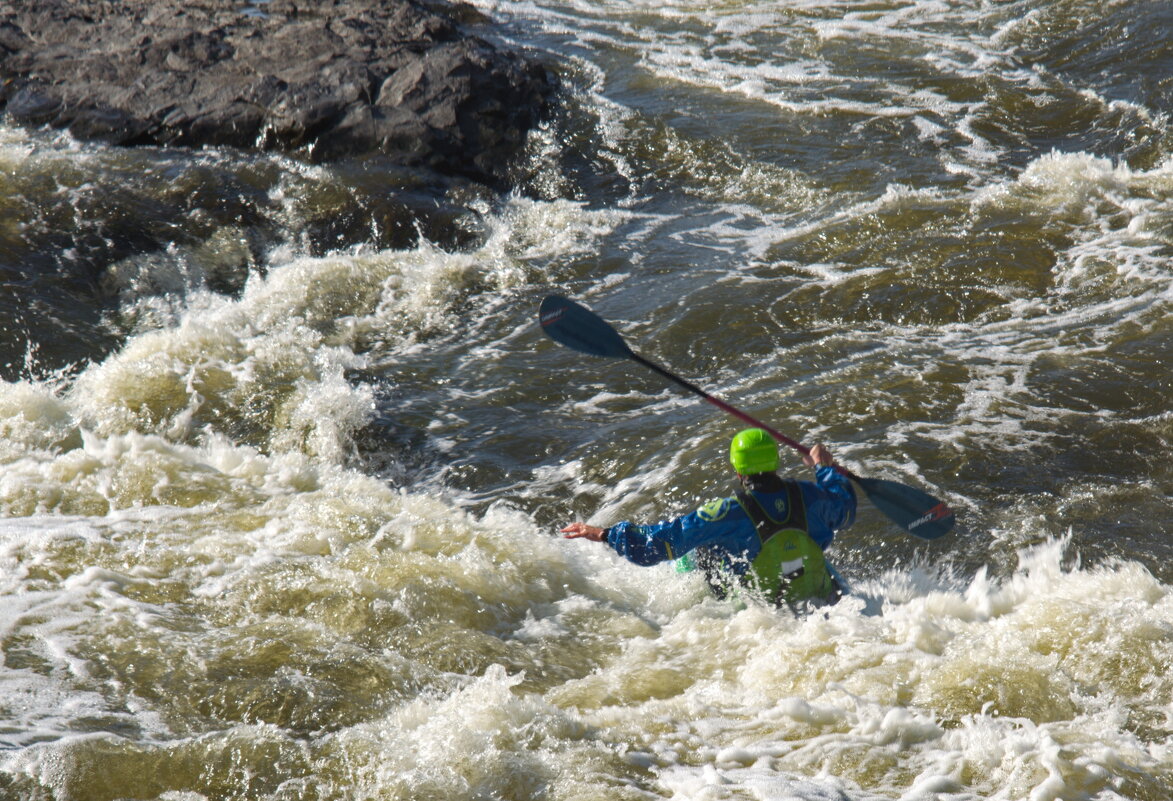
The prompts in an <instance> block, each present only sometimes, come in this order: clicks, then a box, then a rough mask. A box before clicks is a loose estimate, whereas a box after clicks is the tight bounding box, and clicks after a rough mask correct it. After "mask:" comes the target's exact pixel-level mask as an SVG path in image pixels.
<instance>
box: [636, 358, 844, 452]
mask: <svg viewBox="0 0 1173 801" xmlns="http://www.w3.org/2000/svg"><path fill="white" fill-rule="evenodd" d="M629 353H630V355H631V359H632V360H633V361H636V362H639V363H640V364H642V365H643V366H644V367H646V368H648V369H649V370H653V371H655V372H657V373H659V374H660V375H662V376H664V378H667V379H668V380H669V381H674V382H675V383H677V384H679V385H680V386H682V387H684V388H685V389H687V390H688V391H689V392H692V393H694V394H696V395H699V396H700V397H702V398H704V399H705V400H707V401H708V402H709V403H711V404H713V405H714V406H716V407H717V408H718V409H720V410H721V411H723V412H725V413H727V414H731V415H733V416H734V417H736V418H737V419H738V420H741V421H742V422H743V423H748V424H750V425H751V426H754V427H755V428H760V429H762V430H763V431H765V432H766V433H767V434H769V435H770V436H771V437H773V438H774V439H776V440H778V441H779V442H781V443H782V444H783V445H789V446H790V447H791V448H794V450H796V451H798V452H799V453H801V454H802V455H803V456H808V455H809V454H810V452H811V449H810V448H808V447H807V446H805V445H803V444H802V443H801V442H795V441H794V440H792V439H791V438H790V437H788V436H786V435H785V434H782V433H780V432H778V431H775V430H774V429H772V428H770V427H769V426H768V425H766V424H765V423H763V422H762V421H761V420H756V419H754V418H753V417H750V416H749V415H748V414H746V413H745V412H743V411H741V410H740V409H738V408H736V407H734V406H730V405H729V404H728V403H726V402H725V401H723V400H721V399H720V398H714V397H713V396H712V395H710V394H709V393H707V392H705V391H704V390H703V389H701V388H700V387H698V386H696V385H695V384H691V383H689V382H688V381H685V380H684V379H683V378H681V377H680V376H678V375H676V374H675V373H671V372H669V371H668V370H665V369H664V368H663V367H661V366H660V365H658V364H656V363H655V362H651V361H648V360H647V359H645V358H644V357H643V356H640V355H639V354H638V353H635V352H634V351H629ZM848 475H850V473H849V474H848Z"/></svg>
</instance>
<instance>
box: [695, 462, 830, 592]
mask: <svg viewBox="0 0 1173 801" xmlns="http://www.w3.org/2000/svg"><path fill="white" fill-rule="evenodd" d="M781 483H782V485H783V487H784V489H785V492H786V496H785V497H786V500H785V502H784V503H785V508H782V503H783V502H782V501H781V499H779V500H778V501H776V502H775V506H776V508H775V511H776V512H777V513H778V515H779V516H778V517H774V516H772V515H770V513H769V512H767V511H766V510H765V509H764V508H762V505H761V503H760V502H759V501H758V499H757V498H756V497H755V496H754V495H752V494H751V493H749V492H745V491H739V492H738V493H737V496H736V500H737V503H738V505H740V506H741V508H742V509H744V510H745V513H746V515H748V516H749V519H750V521H751V522H752V523H753V525H754V529H755V530H756V531H757V534H758V538H759V539H760V540H761V543H762V547H761V550H760V551H759V552H758V555H757V556H755V557H754V559H753V560H752V561H751V562H750V563H749V565H747V566H746V570H745V572H744V573H742V574H741V575H737V576H736V579H735V581H736V583H738V584H741V585H742V586H744V587H746V588H747V589H749V590H750V591H751V592H753V593H754V594H755V595H758V596H759V597H761V598H763V599H765V600H768V601H770V602H772V603H774V604H777V605H778V606H781V605H783V604H786V605H787V606H790V607H792V608H793V607H795V606H798V605H800V604H805V603H808V602H815V603H821V604H824V605H829V604H833V603H835V602H836V601H838V600H839V598H840V597H842V595H843V589H842V587H841V586H840V585H839V582H838V581H837V580H836V579H835V576H834V574H833V573H832V571H831V568H830V566H829V565H828V564H827V559H826V557H825V556H823V549H822V548H820V547H819V545H818V543H816V542H815V541H814V540H813V539H811V536H810V534H809V533H808V531H807V522H806V503H805V502H804V501H803V498H802V488H801V487H800V486H799V484H798V482H796V481H782V482H781ZM729 558H730V557H729V554H727V553H726V552H725V550H724V549H723V548H717V547H712V546H701V547H699V548H697V549H696V550H694V551H693V552H692V553H691V554H688V555H687V556H686V557H685V558H684V560H683V565H682V569H684V570H691V569H693V568H694V567H695V568H699V569H701V570H703V571H704V573H705V580H706V581H707V582H708V584H709V588H710V589H711V590H712V591H713V594H714V595H716V596H717V597H718V598H725V597H726V596H727V595H728V594H729V591H730V590H731V589H732V582H731V581H730V579H731V578H733V576H734V575H735V574H734V573H733V571H732V570H731V569H730V564H729ZM678 569H681V568H678Z"/></svg>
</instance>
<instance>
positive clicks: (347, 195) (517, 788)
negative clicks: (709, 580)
mask: <svg viewBox="0 0 1173 801" xmlns="http://www.w3.org/2000/svg"><path fill="white" fill-rule="evenodd" d="M475 4H476V5H477V6H478V7H479V8H480V9H481V10H482V11H485V12H486V13H488V14H490V15H491V16H493V17H495V18H497V19H498V20H499V21H501V22H502V23H504V28H503V29H502V31H503V32H502V35H503V36H504V37H505V38H506V39H507V41H508V42H509V43H510V44H511V45H513V46H515V47H524V48H530V49H531V50H532V52H534V53H535V54H537V55H538V56H539V57H540V58H542V59H543V60H544V61H545V62H546V63H547V64H549V65H550V66H551V68H552V69H555V70H556V71H557V72H558V73H559V74H560V76H561V79H562V83H563V87H564V91H563V97H562V106H561V108H560V111H559V112H558V113H557V114H556V115H555V116H554V118H553V119H551V120H550V121H549V123H548V124H547V125H546V126H545V127H544V128H543V129H542V130H540V131H538V132H535V134H534V135H533V137H532V139H531V142H530V148H529V152H528V153H527V155H526V158H525V159H524V161H523V163H522V164H520V165H519V166H518V174H519V176H520V178H521V187H522V188H521V189H520V190H519V191H518V192H517V193H514V194H512V195H510V196H508V197H493V196H490V195H487V194H485V193H483V192H481V191H478V190H476V189H475V188H470V187H468V186H464V185H461V184H459V182H452V183H450V184H449V183H445V182H439V181H438V182H437V183H436V184H434V185H419V184H418V179H414V178H411V177H407V176H403V175H401V174H399V173H398V172H396V171H395V170H394V169H393V168H391V167H389V166H388V165H386V164H384V163H382V162H381V161H380V160H378V159H368V160H358V161H355V162H351V163H347V164H341V165H334V166H309V165H306V164H304V163H301V162H300V161H298V160H296V159H293V158H283V157H276V156H255V155H245V154H240V153H234V152H230V151H215V150H210V151H201V152H187V151H177V150H151V149H147V150H134V151H115V150H110V149H106V148H102V147H99V146H93V145H83V144H78V143H76V142H73V141H71V140H69V139H68V138H66V137H63V136H60V135H56V134H52V133H47V132H27V131H21V130H17V129H14V128H5V127H0V279H2V281H3V291H2V293H0V310H2V311H3V324H2V325H0V329H2V330H0V355H2V356H3V358H2V359H0V363H3V364H4V379H5V383H3V384H2V385H0V434H2V436H0V464H2V465H3V467H2V469H0V511H2V513H3V516H2V518H0V657H2V660H3V662H2V667H0V797H3V798H5V799H14V800H15V799H22V800H23V799H28V800H30V801H39V800H40V799H46V800H47V799H59V800H62V801H64V800H65V799H70V800H73V799H77V800H78V801H83V800H84V801H91V800H92V801H111V800H113V799H160V800H161V801H195V800H196V799H250V801H252V800H253V799H265V800H266V801H292V800H293V799H306V800H307V801H324V800H325V799H412V800H415V799H445V800H447V799H507V800H509V801H514V800H517V801H521V800H522V799H551V800H553V799H559V800H563V799H564V800H566V801H571V800H572V799H573V800H575V801H587V799H599V801H602V800H603V799H607V800H608V801H610V800H611V799H652V798H676V799H696V800H697V801H710V800H712V801H715V800H717V799H755V800H758V801H783V800H787V801H788V800H789V799H812V800H813V801H819V800H821V799H852V800H853V801H863V800H865V799H866V800H868V801H871V800H873V799H907V800H908V801H912V800H913V799H1031V801H1045V800H1046V799H1072V800H1074V799H1146V801H1163V800H1165V799H1168V798H1169V797H1170V796H1171V795H1173V753H1171V750H1170V736H1171V734H1173V678H1170V664H1171V661H1173V594H1171V593H1170V583H1171V582H1173V569H1171V568H1170V567H1169V564H1170V556H1171V555H1173V547H1171V544H1170V534H1173V501H1171V495H1173V459H1170V457H1169V453H1170V446H1171V445H1173V409H1171V402H1170V401H1171V398H1173V381H1171V380H1170V366H1169V356H1170V351H1171V348H1173V315H1171V313H1170V311H1171V308H1173V266H1171V265H1173V262H1171V255H1173V159H1171V157H1170V153H1171V151H1173V137H1171V133H1170V120H1169V109H1170V107H1171V105H1173V45H1171V41H1173V40H1170V38H1169V36H1168V31H1169V30H1170V28H1171V26H1173V9H1171V7H1170V5H1169V4H1168V3H1165V2H1155V1H1153V2H1149V1H1147V0H1127V1H1126V2H1111V3H1110V2H1098V1H1097V2H1091V1H1090V0H1087V1H1081V0H1059V1H1058V2H1055V1H1053V0H1048V1H1047V2H1043V1H1042V0H1023V1H1022V2H1005V3H991V2H978V1H977V0H973V1H968V0H961V1H959V2H916V3H911V2H889V1H888V0H881V1H880V2H873V3H856V2H838V3H836V2H827V3H824V2H820V3H813V2H764V0H744V1H741V2H734V1H730V2H699V1H697V2H673V3H648V2H641V1H639V0H590V2H578V1H577V0H563V1H561V2H560V1H559V0H534V2H493V1H492V0H476V3H475ZM413 181H416V182H417V183H413ZM404 193H407V194H409V195H412V196H413V197H415V198H416V201H415V202H414V205H413V206H412V208H415V209H417V210H418V209H420V208H424V207H427V208H428V209H429V211H428V212H427V213H426V214H424V213H422V212H421V213H419V214H416V215H415V219H416V221H415V222H412V219H413V213H412V211H411V209H410V208H409V209H407V210H405V207H404V205H403V203H402V202H401V198H402V197H403V196H404ZM421 197H422V198H425V199H426V202H421V201H419V198H421ZM405 220H406V221H407V222H405ZM551 292H557V293H560V294H566V295H568V296H571V297H574V298H576V299H579V300H581V301H583V302H584V303H586V304H587V305H589V306H590V307H592V308H593V309H594V310H595V311H597V312H599V313H600V314H602V315H603V316H604V317H605V318H607V319H608V320H609V321H611V322H613V323H614V324H615V325H616V327H617V328H618V329H619V330H620V331H621V332H622V333H623V335H624V337H625V338H626V339H627V340H628V342H629V344H631V345H632V346H633V348H635V349H636V350H637V351H639V352H641V353H642V354H644V355H646V356H648V357H649V358H652V359H654V360H655V361H658V362H660V363H663V364H665V365H666V366H668V367H670V368H671V369H673V370H675V371H676V372H679V373H681V374H682V375H684V376H685V377H687V378H688V379H690V380H692V381H694V382H695V383H697V384H699V385H701V386H703V387H704V388H706V389H707V390H709V391H711V392H713V393H714V394H716V395H718V396H720V397H722V398H724V399H726V400H728V401H730V402H732V403H734V404H736V405H737V406H739V407H741V408H743V409H745V410H746V411H747V412H749V413H750V414H753V415H755V416H758V417H761V418H763V419H765V420H767V421H768V422H770V423H771V424H772V425H773V426H774V427H776V428H778V429H780V430H782V431H784V432H786V433H788V434H790V435H792V436H794V437H795V438H797V439H801V440H803V441H806V442H808V443H813V442H815V441H823V442H826V443H828V444H829V445H830V446H831V447H832V449H833V451H834V452H835V454H836V455H837V456H838V457H839V458H840V459H841V460H842V461H844V462H845V463H846V464H848V465H849V466H850V467H852V468H853V469H854V470H856V471H857V472H858V473H860V474H862V475H866V476H874V477H878V478H883V477H886V478H892V479H896V480H900V481H903V482H906V483H909V484H914V485H917V486H921V487H924V488H926V489H928V490H929V491H930V492H932V493H934V494H936V495H939V496H940V497H942V498H944V499H946V500H948V501H949V503H950V504H951V505H953V506H954V507H955V509H956V510H957V512H958V518H959V523H958V526H957V528H956V529H955V531H954V532H953V533H952V534H951V535H950V536H948V537H947V538H944V539H942V540H938V541H934V542H931V543H922V542H919V541H915V540H913V539H911V538H909V537H907V536H905V535H903V534H901V532H899V531H898V530H894V529H893V528H892V527H891V526H890V525H889V524H888V523H887V522H886V520H885V519H884V518H883V516H882V515H880V514H879V513H877V512H876V511H875V510H874V509H872V508H871V507H870V506H868V505H867V504H866V502H861V508H860V519H859V521H858V522H857V524H856V525H855V526H854V527H853V528H851V529H849V530H847V531H845V532H842V533H841V534H840V535H839V537H838V538H837V540H836V544H835V545H834V547H833V550H832V552H831V556H832V559H833V561H834V562H835V563H836V565H837V566H838V567H839V569H840V572H842V573H843V574H844V575H845V577H846V578H847V579H848V581H849V582H850V583H851V585H852V587H853V595H852V596H851V597H849V598H848V599H846V600H845V601H844V602H842V603H841V604H839V605H838V606H836V607H834V608H832V609H830V610H829V611H827V612H825V613H823V614H818V615H812V616H809V617H804V618H795V617H793V616H791V615H789V614H787V613H783V612H780V611H778V610H774V609H767V608H762V607H758V606H756V605H753V604H750V605H745V604H737V603H732V602H724V601H717V600H714V599H712V598H710V597H708V596H707V594H706V591H705V588H704V586H703V581H701V580H700V579H699V578H698V577H696V576H695V575H690V574H680V573H676V572H674V571H673V569H672V568H671V566H667V565H665V566H660V567H656V568H638V567H635V566H633V565H630V564H627V563H625V562H622V561H621V560H619V559H618V558H617V557H615V556H614V555H613V554H611V553H610V552H609V551H608V550H606V549H604V548H600V547H598V546H594V545H592V544H591V543H586V542H581V541H575V542H568V541H564V540H561V539H558V538H557V536H556V535H555V532H556V530H557V528H558V527H559V525H560V524H562V523H564V522H567V521H569V520H573V519H588V520H590V521H592V522H595V523H599V524H606V523H611V522H615V521H618V520H619V519H624V518H626V519H634V520H653V519H657V518H659V517H663V516H667V515H672V514H677V513H681V512H684V511H687V510H689V509H690V508H692V507H693V506H695V505H696V504H699V503H701V502H703V501H705V500H707V499H709V498H712V497H716V496H719V495H724V494H726V493H727V492H728V491H729V490H730V482H729V473H728V470H727V468H726V466H725V461H724V452H725V448H726V446H727V442H728V438H729V437H730V436H731V434H732V433H734V432H735V431H736V430H737V428H738V427H739V426H738V424H737V423H736V422H735V421H733V420H731V419H727V418H723V417H721V416H720V415H719V413H717V412H716V411H714V410H713V409H711V408H710V407H707V406H705V405H704V404H699V403H697V402H695V401H694V400H692V399H690V398H689V397H687V396H684V395H682V394H680V393H679V392H678V391H677V390H675V389H673V388H672V387H670V386H666V385H665V384H664V382H663V381H662V380H661V379H658V378H657V377H656V376H655V375H654V374H652V373H649V372H647V371H641V370H640V369H639V368H638V367H637V366H636V365H634V364H632V363H630V362H612V361H606V360H599V359H591V358H589V357H585V356H581V355H578V354H575V353H573V352H571V351H568V350H566V349H563V348H559V347H558V346H556V345H555V344H553V343H552V342H550V341H548V340H546V339H545V338H544V337H543V336H542V334H541V332H540V331H539V330H538V327H537V325H536V313H537V306H538V303H539V301H540V300H541V298H542V297H543V296H544V295H546V294H549V293H551ZM787 467H788V469H790V470H792V471H793V472H795V473H801V472H802V468H801V466H800V464H799V462H798V460H797V459H794V460H793V462H792V463H791V464H789V465H788V466H787Z"/></svg>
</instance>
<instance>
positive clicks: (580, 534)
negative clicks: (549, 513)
mask: <svg viewBox="0 0 1173 801" xmlns="http://www.w3.org/2000/svg"><path fill="white" fill-rule="evenodd" d="M562 533H563V534H564V535H566V539H568V540H577V539H587V540H590V541H591V542H602V541H603V540H604V539H606V537H607V529H605V528H599V527H598V526H592V525H589V524H587V523H571V524H570V525H569V526H567V527H566V528H564V529H562Z"/></svg>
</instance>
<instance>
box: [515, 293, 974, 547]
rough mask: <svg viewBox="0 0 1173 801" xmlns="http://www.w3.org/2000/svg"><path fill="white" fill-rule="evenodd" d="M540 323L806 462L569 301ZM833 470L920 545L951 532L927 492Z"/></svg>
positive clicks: (555, 301)
mask: <svg viewBox="0 0 1173 801" xmlns="http://www.w3.org/2000/svg"><path fill="white" fill-rule="evenodd" d="M538 318H539V320H540V322H541V325H542V330H543V331H545V332H546V335H547V336H549V337H550V339H552V340H554V341H555V342H557V343H559V344H561V345H565V346H566V347H568V348H570V349H571V350H576V351H578V352H580V353H588V354H590V355H592V356H603V357H606V358H614V359H631V360H632V361H634V362H637V363H639V364H642V365H643V366H644V367H647V368H648V369H649V370H652V371H654V372H656V373H659V374H660V375H662V376H663V377H664V378H667V379H668V380H669V381H672V382H673V383H676V384H678V385H680V386H681V387H684V388H685V389H687V390H688V391H689V392H692V393H693V394H695V395H699V396H700V397H702V398H704V399H705V400H706V401H708V402H709V403H711V404H713V405H714V406H716V407H717V408H718V409H720V410H721V411H723V412H726V413H727V414H730V415H733V416H734V417H736V418H737V419H738V420H741V421H742V422H744V423H748V424H749V425H751V426H755V427H757V428H761V429H763V430H765V431H766V432H768V433H769V435H770V436H772V437H773V438H774V439H776V440H778V441H779V442H781V443H782V444H783V445H787V446H789V447H791V448H793V449H794V450H796V451H798V452H799V453H801V454H803V455H804V456H805V455H807V454H809V453H810V448H808V447H806V446H805V445H803V444H801V443H799V442H796V441H795V440H793V439H791V438H790V437H788V436H786V435H785V434H782V433H779V432H778V431H775V430H774V429H773V428H771V427H770V426H768V425H766V424H765V423H763V422H761V421H760V420H757V419H755V418H753V417H751V416H749V415H748V414H746V413H745V412H743V411H741V410H740V409H737V408H735V407H733V406H730V405H729V404H728V403H725V401H723V400H721V399H720V398H715V397H713V396H712V395H710V394H709V393H707V392H705V391H704V390H703V389H701V388H700V387H698V386H696V385H695V384H691V383H689V382H688V381H685V380H684V379H683V378H681V377H680V376H678V375H676V374H674V373H671V372H669V371H668V370H665V369H664V368H663V367H661V366H659V365H658V364H655V363H654V362H650V361H648V360H647V359H645V358H644V357H643V356H640V355H639V354H638V353H636V352H635V351H633V350H632V349H631V348H629V347H628V346H627V343H626V342H624V341H623V337H621V336H619V332H617V331H616V330H615V329H614V328H612V327H611V325H610V324H609V323H607V322H606V321H605V320H603V319H602V318H601V317H599V316H598V315H596V314H595V313H594V312H592V311H590V310H589V309H587V308H586V307H584V306H581V305H579V304H578V303H575V302H574V301H572V300H569V299H567V298H564V297H561V296H559V295H549V296H548V297H546V299H545V300H543V301H542V305H541V307H540V308H539V309H538ZM836 469H837V470H839V471H840V472H841V473H843V474H844V475H846V476H847V477H848V478H850V479H851V480H852V481H854V482H855V483H856V484H857V485H859V488H860V489H862V490H863V491H864V494H865V495H867V496H868V500H870V501H871V502H872V504H873V505H874V506H875V507H876V508H877V509H879V510H880V511H881V512H883V513H884V514H885V515H886V516H887V517H888V518H889V519H890V520H891V521H892V522H894V523H895V524H896V525H898V526H900V527H901V528H902V529H904V530H905V531H907V532H908V533H909V534H912V535H913V536H916V537H920V538H921V539H924V540H934V539H936V538H937V537H940V536H942V535H943V534H945V533H947V532H948V531H949V530H950V529H951V528H953V522H954V518H953V510H951V509H950V508H949V507H948V505H946V504H945V503H943V502H941V501H939V500H938V499H936V498H934V497H933V496H932V495H929V494H928V493H927V492H923V491H922V490H919V489H917V488H916V487H910V486H908V485H907V484H901V483H900V482H898V481H885V480H882V479H875V478H863V477H861V476H857V475H856V474H855V473H853V472H851V471H850V470H848V469H846V468H845V467H836Z"/></svg>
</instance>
